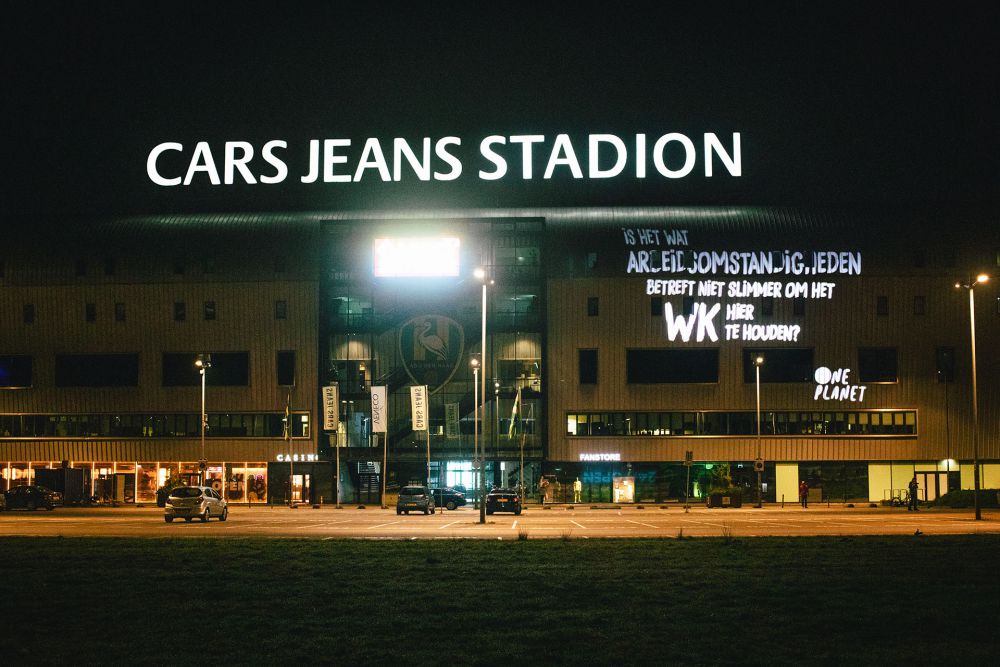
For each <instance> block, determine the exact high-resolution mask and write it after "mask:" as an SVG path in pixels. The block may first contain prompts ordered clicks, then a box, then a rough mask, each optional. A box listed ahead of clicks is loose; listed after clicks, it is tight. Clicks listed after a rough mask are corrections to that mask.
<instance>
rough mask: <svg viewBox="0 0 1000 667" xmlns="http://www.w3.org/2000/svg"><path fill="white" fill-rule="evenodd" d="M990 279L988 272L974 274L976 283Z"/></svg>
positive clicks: (986, 281)
mask: <svg viewBox="0 0 1000 667" xmlns="http://www.w3.org/2000/svg"><path fill="white" fill-rule="evenodd" d="M989 281H990V276H989V274H988V273H980V274H979V275H978V276H976V282H977V283H988V282H989Z"/></svg>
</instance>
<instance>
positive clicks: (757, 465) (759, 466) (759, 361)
mask: <svg viewBox="0 0 1000 667" xmlns="http://www.w3.org/2000/svg"><path fill="white" fill-rule="evenodd" d="M763 365H764V355H763V354H758V355H757V356H755V357H754V359H753V366H754V371H755V374H756V378H757V460H756V461H754V462H753V467H754V469H755V470H756V471H757V507H758V508H759V507H762V506H763V499H762V495H763V486H762V485H761V479H760V478H761V475H762V474H763V472H764V470H763V468H764V461H763V460H762V459H761V458H760V367H761V366H763Z"/></svg>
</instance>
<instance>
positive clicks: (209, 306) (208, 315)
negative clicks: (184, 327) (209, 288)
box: [204, 301, 215, 320]
mask: <svg viewBox="0 0 1000 667" xmlns="http://www.w3.org/2000/svg"><path fill="white" fill-rule="evenodd" d="M204 317H205V319H206V320H214V319H215V302H214V301H206V302H205V310H204Z"/></svg>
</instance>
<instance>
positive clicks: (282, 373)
mask: <svg viewBox="0 0 1000 667" xmlns="http://www.w3.org/2000/svg"><path fill="white" fill-rule="evenodd" d="M276 371H277V375H278V384H279V385H281V386H282V387H291V386H292V385H294V384H295V351H294V350H285V351H280V352H278V356H277V364H276Z"/></svg>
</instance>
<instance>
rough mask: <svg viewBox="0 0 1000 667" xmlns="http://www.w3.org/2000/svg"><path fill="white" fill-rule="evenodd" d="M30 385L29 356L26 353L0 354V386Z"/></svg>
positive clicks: (7, 387) (6, 387)
mask: <svg viewBox="0 0 1000 667" xmlns="http://www.w3.org/2000/svg"><path fill="white" fill-rule="evenodd" d="M30 386H31V357H30V356H28V355H26V354H16V355H10V354H5V355H0V387H3V388H5V389H9V388H12V387H30Z"/></svg>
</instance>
